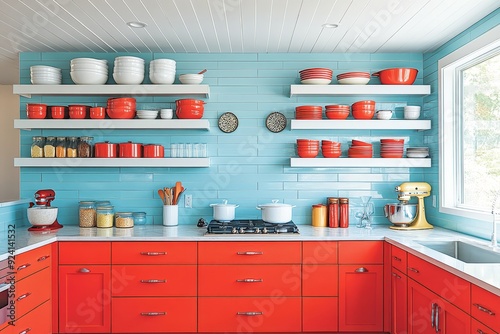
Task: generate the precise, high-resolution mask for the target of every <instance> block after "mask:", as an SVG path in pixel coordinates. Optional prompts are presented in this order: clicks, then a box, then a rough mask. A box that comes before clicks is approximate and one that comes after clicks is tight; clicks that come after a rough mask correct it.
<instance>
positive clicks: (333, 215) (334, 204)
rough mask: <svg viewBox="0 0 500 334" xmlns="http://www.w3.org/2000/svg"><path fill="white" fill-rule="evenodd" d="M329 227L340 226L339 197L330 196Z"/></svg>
mask: <svg viewBox="0 0 500 334" xmlns="http://www.w3.org/2000/svg"><path fill="white" fill-rule="evenodd" d="M328 227H339V199H338V198H334V197H329V198H328Z"/></svg>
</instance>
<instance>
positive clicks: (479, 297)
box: [470, 285, 500, 332]
mask: <svg viewBox="0 0 500 334" xmlns="http://www.w3.org/2000/svg"><path fill="white" fill-rule="evenodd" d="M471 302H472V306H471V310H470V314H471V315H472V316H473V317H474V318H476V319H477V320H479V321H481V322H482V323H484V324H486V325H487V326H488V327H491V329H493V330H494V331H497V332H500V296H497V295H495V294H493V293H491V292H489V291H486V290H484V289H483V288H480V287H478V286H476V285H472V297H471Z"/></svg>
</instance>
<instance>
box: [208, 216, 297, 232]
mask: <svg viewBox="0 0 500 334" xmlns="http://www.w3.org/2000/svg"><path fill="white" fill-rule="evenodd" d="M277 233H280V234H293V233H299V228H298V227H297V225H295V223H294V222H292V221H290V222H288V223H283V224H272V223H267V222H265V221H263V220H261V219H243V220H232V221H229V222H221V221H217V220H212V221H210V223H208V227H207V234H277Z"/></svg>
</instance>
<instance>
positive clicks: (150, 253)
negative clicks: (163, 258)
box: [141, 252, 167, 256]
mask: <svg viewBox="0 0 500 334" xmlns="http://www.w3.org/2000/svg"><path fill="white" fill-rule="evenodd" d="M141 255H146V256H160V255H167V252H141Z"/></svg>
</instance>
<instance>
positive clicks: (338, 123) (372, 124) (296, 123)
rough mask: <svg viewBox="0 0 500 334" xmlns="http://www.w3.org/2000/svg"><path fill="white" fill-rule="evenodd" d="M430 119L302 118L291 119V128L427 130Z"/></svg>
mask: <svg viewBox="0 0 500 334" xmlns="http://www.w3.org/2000/svg"><path fill="white" fill-rule="evenodd" d="M430 128H431V121H430V120H406V119H405V120H403V119H392V120H378V119H377V120H361V119H343V120H331V119H323V120H302V119H292V122H291V130H429V129H430Z"/></svg>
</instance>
